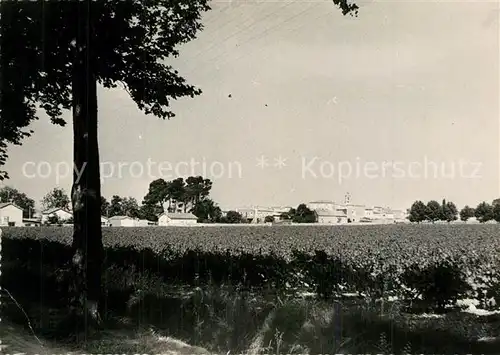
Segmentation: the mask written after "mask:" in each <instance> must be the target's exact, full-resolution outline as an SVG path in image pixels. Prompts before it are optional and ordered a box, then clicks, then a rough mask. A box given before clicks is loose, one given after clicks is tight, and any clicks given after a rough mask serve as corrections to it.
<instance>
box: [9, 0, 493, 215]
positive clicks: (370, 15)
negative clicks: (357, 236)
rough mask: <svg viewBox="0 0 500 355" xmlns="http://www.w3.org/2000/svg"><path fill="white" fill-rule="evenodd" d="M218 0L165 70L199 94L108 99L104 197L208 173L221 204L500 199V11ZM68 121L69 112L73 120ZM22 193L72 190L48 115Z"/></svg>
mask: <svg viewBox="0 0 500 355" xmlns="http://www.w3.org/2000/svg"><path fill="white" fill-rule="evenodd" d="M358 4H359V6H360V11H359V16H358V17H357V18H354V17H350V16H346V17H344V16H342V14H341V12H340V11H339V10H338V9H337V8H336V7H335V6H334V5H333V3H332V2H331V1H326V0H323V1H322V0H317V1H293V2H285V1H274V2H272V1H265V2H264V1H262V0H260V1H250V0H247V1H245V0H240V1H233V2H229V1H225V2H223V1H212V3H211V6H212V10H211V11H209V12H207V13H206V14H205V16H204V17H203V24H204V26H205V29H204V30H203V31H202V32H200V33H199V34H198V37H197V39H196V40H193V41H192V42H190V43H187V44H185V45H183V46H182V47H180V56H179V58H176V59H174V60H171V61H169V64H172V65H173V66H174V67H175V68H176V69H177V70H178V71H179V72H180V74H181V75H182V76H184V77H185V78H186V79H187V81H188V82H189V83H190V84H193V85H195V86H197V87H199V88H200V89H202V91H203V94H202V95H200V96H197V97H195V98H185V99H181V100H178V101H175V102H173V103H172V106H171V108H172V110H173V111H174V113H175V114H176V117H174V118H173V119H171V120H167V121H164V120H161V119H159V118H156V117H154V116H146V115H145V114H143V113H142V112H141V111H139V110H138V108H137V106H136V105H135V103H134V102H133V101H132V100H131V99H130V98H129V96H128V94H127V93H126V92H125V91H124V90H122V89H113V90H105V89H101V88H100V89H99V92H98V100H99V120H100V121H99V140H100V142H99V144H100V154H101V160H102V163H101V164H102V165H101V172H102V175H103V177H102V193H103V195H104V196H105V197H107V198H108V199H109V198H110V197H111V196H112V195H115V194H116V195H120V196H132V197H135V198H136V199H137V200H138V201H139V202H141V201H142V198H143V196H144V195H145V194H146V192H147V190H148V185H149V183H150V182H151V181H153V180H154V179H157V178H160V177H161V178H164V179H165V180H172V179H174V178H176V177H179V176H183V177H186V176H189V175H203V176H204V177H206V178H209V179H211V180H212V181H213V189H212V193H211V196H212V198H213V199H214V200H215V201H216V202H217V203H218V204H219V205H220V206H221V207H222V208H223V209H229V208H238V207H242V206H249V205H259V206H280V205H281V206H283V205H285V206H297V205H298V204H299V203H302V202H309V201H315V200H333V201H337V202H342V201H343V199H344V195H345V194H346V193H349V194H350V195H351V202H353V203H362V204H366V205H382V206H390V207H393V208H408V207H409V206H410V205H411V203H412V202H413V201H415V200H423V201H428V200H431V199H436V200H438V201H441V199H443V198H445V199H447V200H451V201H454V202H455V203H456V204H457V206H459V207H461V206H463V205H465V204H469V205H476V204H477V203H479V202H481V201H483V200H485V201H492V200H493V199H494V198H497V197H499V196H500V179H499V175H500V169H499V165H500V164H499V162H500V159H499V158H500V157H499V155H500V154H499V151H500V144H499V143H500V140H499V138H500V137H499V134H500V130H499V128H500V125H499V82H500V76H499V26H498V23H499V22H498V18H499V12H498V10H496V9H497V7H498V4H497V3H496V2H493V1H490V2H485V1H474V2H472V1H469V2H465V1H463V2H456V1H439V2H438V1H433V2H432V1H419V2H417V1H397V2H396V1H371V0H363V1H360V2H358ZM65 117H66V118H67V120H68V122H69V123H71V116H70V113H69V112H67V113H66V114H65ZM32 128H33V129H34V131H35V134H34V135H33V136H32V137H31V138H28V139H27V140H25V142H24V144H23V145H22V146H20V147H17V146H15V147H12V148H11V149H10V158H9V161H8V163H7V166H6V169H7V171H8V172H9V175H10V180H8V181H6V182H4V184H6V185H10V186H13V187H15V188H17V189H19V190H21V191H23V192H25V193H26V194H28V195H29V196H30V197H31V198H33V199H35V200H36V201H37V202H39V201H40V200H41V198H42V197H43V195H44V194H45V193H47V192H48V191H49V190H51V189H52V188H54V187H56V186H58V187H62V188H64V189H66V190H67V191H70V188H71V182H72V177H71V174H70V173H69V171H70V170H69V169H71V166H72V163H71V162H72V128H71V124H68V125H67V126H66V127H59V126H54V125H52V124H51V123H50V122H49V120H48V119H47V117H46V116H45V115H44V114H43V112H40V120H39V121H37V122H35V123H34V124H33V125H32Z"/></svg>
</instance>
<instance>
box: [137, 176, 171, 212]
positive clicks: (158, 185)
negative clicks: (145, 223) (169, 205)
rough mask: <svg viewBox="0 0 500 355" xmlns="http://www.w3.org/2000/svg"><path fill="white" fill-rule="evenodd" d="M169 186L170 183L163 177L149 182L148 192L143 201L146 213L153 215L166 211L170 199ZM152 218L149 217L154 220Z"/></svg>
mask: <svg viewBox="0 0 500 355" xmlns="http://www.w3.org/2000/svg"><path fill="white" fill-rule="evenodd" d="M169 186H170V184H169V183H168V182H166V181H165V180H163V179H156V180H154V181H152V182H151V183H150V184H149V189H148V193H147V194H146V196H144V199H143V201H142V206H143V209H142V210H143V212H142V213H143V214H144V215H149V216H152V215H153V214H156V215H158V214H160V213H163V212H164V205H165V203H166V202H168V201H170V190H169ZM150 218H151V217H150ZM150 218H147V219H149V220H152V219H150Z"/></svg>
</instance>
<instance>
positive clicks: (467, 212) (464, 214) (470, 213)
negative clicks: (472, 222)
mask: <svg viewBox="0 0 500 355" xmlns="http://www.w3.org/2000/svg"><path fill="white" fill-rule="evenodd" d="M472 217H475V211H474V209H473V208H471V207H469V206H467V205H465V206H464V208H462V209H461V210H460V220H461V221H462V222H467V220H468V219H469V218H472Z"/></svg>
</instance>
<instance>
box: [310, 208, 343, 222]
mask: <svg viewBox="0 0 500 355" xmlns="http://www.w3.org/2000/svg"><path fill="white" fill-rule="evenodd" d="M315 213H316V218H317V222H318V223H319V224H344V223H347V214H346V213H345V212H344V211H341V210H336V211H331V210H328V209H317V210H315Z"/></svg>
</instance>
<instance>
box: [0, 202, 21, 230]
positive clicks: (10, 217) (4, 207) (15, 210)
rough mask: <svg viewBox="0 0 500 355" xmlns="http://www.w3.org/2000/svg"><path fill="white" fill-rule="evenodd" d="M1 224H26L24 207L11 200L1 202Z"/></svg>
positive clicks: (14, 225) (16, 225)
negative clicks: (24, 222)
mask: <svg viewBox="0 0 500 355" xmlns="http://www.w3.org/2000/svg"><path fill="white" fill-rule="evenodd" d="M0 226H13V227H22V226H24V224H23V209H22V208H21V207H19V206H16V205H14V204H13V203H10V202H7V203H0Z"/></svg>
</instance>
